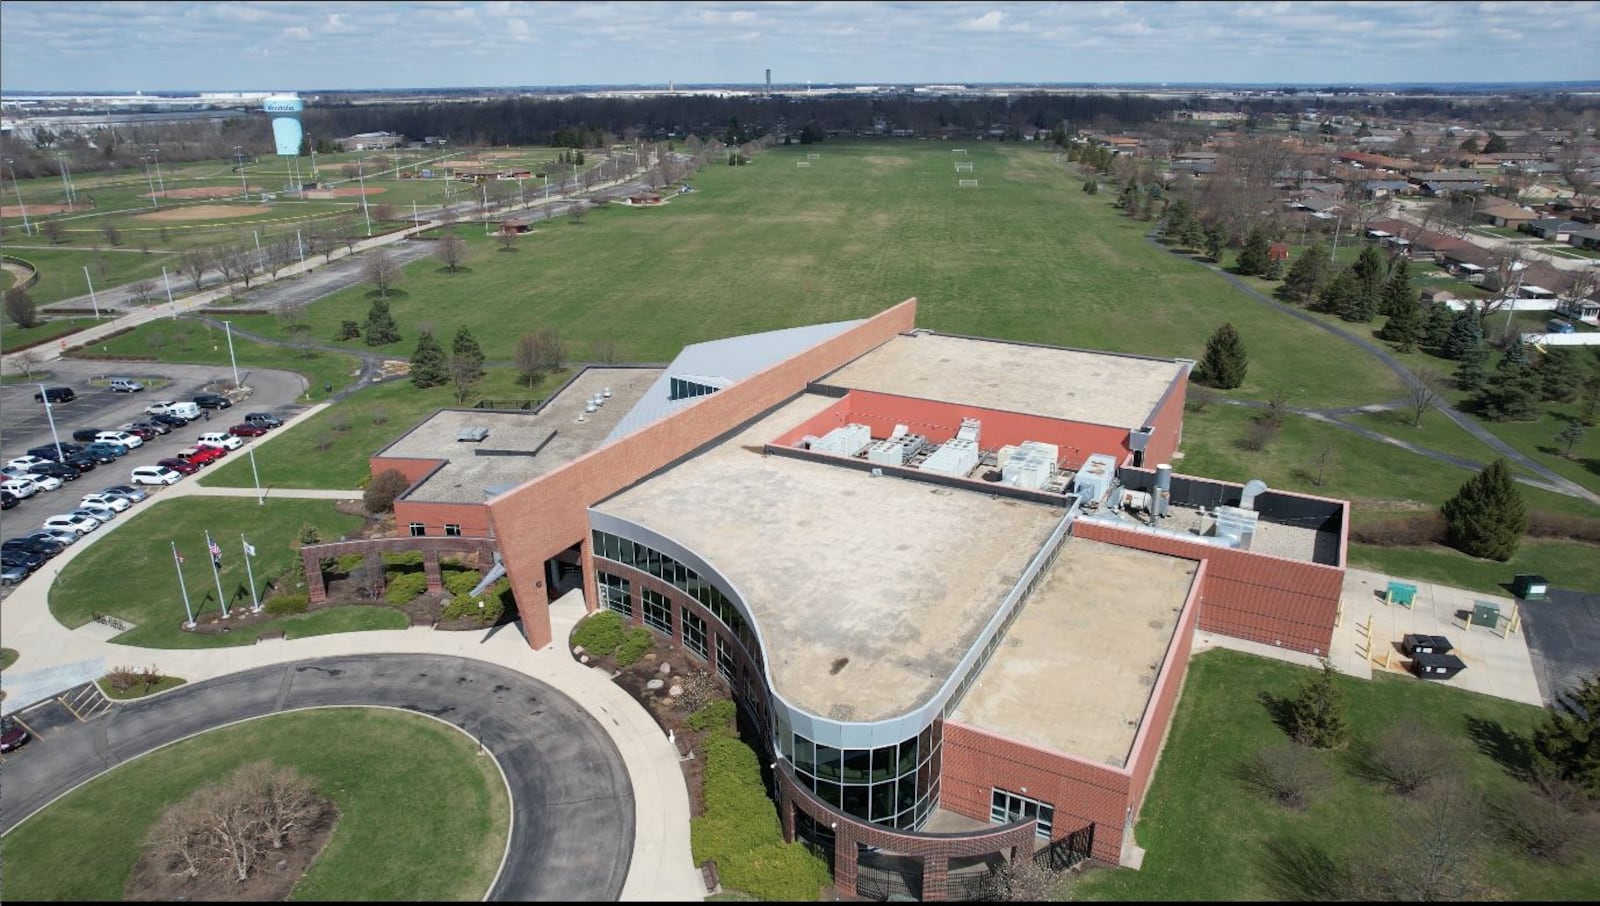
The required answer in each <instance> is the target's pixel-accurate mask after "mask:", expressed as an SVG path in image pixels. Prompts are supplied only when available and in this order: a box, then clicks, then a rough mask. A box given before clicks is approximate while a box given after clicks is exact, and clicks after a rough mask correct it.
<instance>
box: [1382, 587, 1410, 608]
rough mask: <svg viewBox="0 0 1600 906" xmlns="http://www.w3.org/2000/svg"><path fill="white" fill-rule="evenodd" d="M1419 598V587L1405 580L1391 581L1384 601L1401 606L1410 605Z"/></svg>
mask: <svg viewBox="0 0 1600 906" xmlns="http://www.w3.org/2000/svg"><path fill="white" fill-rule="evenodd" d="M1416 599H1417V587H1416V586H1415V585H1410V584H1407V583H1405V582H1390V583H1389V590H1388V592H1387V593H1385V594H1384V601H1385V602H1387V603H1389V604H1394V605H1397V606H1400V607H1410V606H1411V604H1412V602H1414V601H1415V600H1416Z"/></svg>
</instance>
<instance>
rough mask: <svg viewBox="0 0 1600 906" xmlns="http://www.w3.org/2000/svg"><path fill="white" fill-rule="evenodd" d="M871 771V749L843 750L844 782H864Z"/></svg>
mask: <svg viewBox="0 0 1600 906" xmlns="http://www.w3.org/2000/svg"><path fill="white" fill-rule="evenodd" d="M871 773H872V750H871V749H846V750H845V752H844V778H843V779H844V782H845V783H866V782H867V779H868V775H870V774H871Z"/></svg>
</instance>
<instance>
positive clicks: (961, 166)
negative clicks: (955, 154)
mask: <svg viewBox="0 0 1600 906" xmlns="http://www.w3.org/2000/svg"><path fill="white" fill-rule="evenodd" d="M956 172H957V173H971V172H972V164H970V163H957V164H956Z"/></svg>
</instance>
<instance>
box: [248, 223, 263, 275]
mask: <svg viewBox="0 0 1600 906" xmlns="http://www.w3.org/2000/svg"><path fill="white" fill-rule="evenodd" d="M250 232H251V233H254V234H255V237H256V261H257V262H258V263H259V264H260V265H261V272H262V273H266V271H267V253H266V252H263V251H262V250H261V231H260V230H251V231H250Z"/></svg>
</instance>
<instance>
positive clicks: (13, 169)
mask: <svg viewBox="0 0 1600 906" xmlns="http://www.w3.org/2000/svg"><path fill="white" fill-rule="evenodd" d="M6 163H7V164H8V165H9V166H10V167H11V188H13V189H16V190H17V206H18V207H20V208H22V235H24V236H32V235H33V228H32V227H30V226H29V225H28V204H27V202H25V201H23V200H22V184H21V183H19V182H17V162H16V161H14V160H12V159H11V158H9V157H8V158H6Z"/></svg>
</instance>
